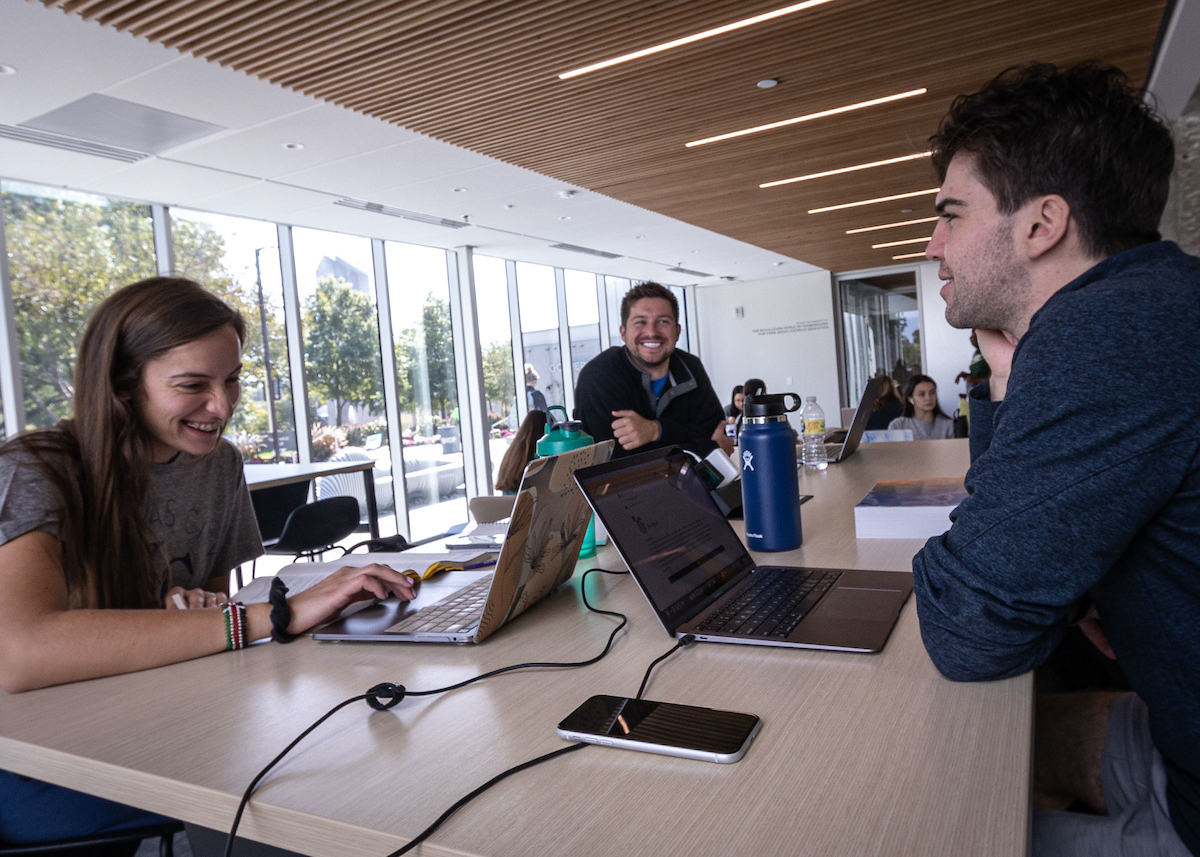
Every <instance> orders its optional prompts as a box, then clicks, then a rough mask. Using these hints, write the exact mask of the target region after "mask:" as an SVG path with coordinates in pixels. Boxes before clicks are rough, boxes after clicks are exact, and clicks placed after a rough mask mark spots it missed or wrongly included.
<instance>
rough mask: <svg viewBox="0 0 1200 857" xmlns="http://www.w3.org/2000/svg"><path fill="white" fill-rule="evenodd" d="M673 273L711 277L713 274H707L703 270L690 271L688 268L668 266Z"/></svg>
mask: <svg viewBox="0 0 1200 857" xmlns="http://www.w3.org/2000/svg"><path fill="white" fill-rule="evenodd" d="M667 270H668V271H670V272H671V273H672V274H687V275H688V276H691V277H711V276H713V275H712V274H706V273H704V272H703V271H689V270H688V269H687V268H667Z"/></svg>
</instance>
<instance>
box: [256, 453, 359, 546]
mask: <svg viewBox="0 0 1200 857" xmlns="http://www.w3.org/2000/svg"><path fill="white" fill-rule="evenodd" d="M242 469H243V470H244V471H245V473H246V485H247V487H248V488H249V489H250V490H251V491H259V490H262V489H264V488H276V487H278V486H280V485H291V484H292V483H295V482H311V481H312V480H313V479H316V478H317V477H318V476H334V475H336V474H338V473H359V472H361V473H362V475H363V488H364V490H365V492H366V496H367V522H368V526H369V527H370V530H371V538H373V539H377V538H379V506H378V504H377V503H376V500H375V476H374V469H375V462H374V461H328V462H318V463H314V464H246V465H243V468H242Z"/></svg>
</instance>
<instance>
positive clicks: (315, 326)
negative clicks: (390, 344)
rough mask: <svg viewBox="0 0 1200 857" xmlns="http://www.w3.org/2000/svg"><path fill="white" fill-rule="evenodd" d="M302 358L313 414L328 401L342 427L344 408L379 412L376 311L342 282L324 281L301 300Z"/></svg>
mask: <svg viewBox="0 0 1200 857" xmlns="http://www.w3.org/2000/svg"><path fill="white" fill-rule="evenodd" d="M304 356H305V361H306V363H307V366H308V389H309V398H310V400H311V401H310V407H311V408H312V410H313V411H314V412H315V411H316V408H317V407H318V406H319V404H320V403H321V402H325V401H327V402H329V403H331V404H332V405H333V407H334V414H333V415H331V419H330V422H331V423H333V424H334V425H340V424H341V422H342V417H343V415H344V412H345V409H346V406H347V405H359V406H362V407H367V408H370V409H371V410H372V411H375V412H380V411H382V410H383V395H382V390H383V378H382V370H381V368H380V365H379V328H378V326H377V325H376V322H375V306H374V304H372V303H371V299H370V298H369V297H367V296H366V295H364V294H362V293H361V292H356V291H355V290H354V289H352V288H351V287H350V284H349V283H347V282H346V281H345V280H343V279H341V278H340V277H339V278H336V279H335V278H334V277H322V278H321V279H320V280H318V281H317V290H316V291H315V292H313V293H312V294H311V295H310V296H309V297H308V298H307V300H305V301H304Z"/></svg>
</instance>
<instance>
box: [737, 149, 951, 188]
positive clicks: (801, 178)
mask: <svg viewBox="0 0 1200 857" xmlns="http://www.w3.org/2000/svg"><path fill="white" fill-rule="evenodd" d="M932 154H933V152H918V153H917V154H915V155H901V156H900V157H898V158H888V159H886V160H883V161H871V162H870V163H869V164H855V165H854V166H853V167H842V168H840V169H836V170H826V171H825V172H823V173H809V174H808V175H806V176H796V177H795V178H794V179H779V180H778V181H773V182H766V183H765V184H760V185H759V187H779V185H781V184H792V183H793V182H806V181H808V180H809V179H823V178H825V177H826V176H837V175H841V174H842V173H853V172H857V171H858V170H869V169H871V168H872V167H886V166H887V165H888V164H899V163H901V162H903V161H915V160H917V159H918V158H928V157H929V156H930V155H932Z"/></svg>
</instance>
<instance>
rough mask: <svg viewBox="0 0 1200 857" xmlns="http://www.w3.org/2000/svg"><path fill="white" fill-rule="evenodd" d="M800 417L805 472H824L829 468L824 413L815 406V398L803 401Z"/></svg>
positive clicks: (811, 397) (818, 406) (809, 397)
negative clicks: (826, 453)
mask: <svg viewBox="0 0 1200 857" xmlns="http://www.w3.org/2000/svg"><path fill="white" fill-rule="evenodd" d="M800 417H801V418H802V419H803V420H804V438H803V443H804V448H803V458H804V467H805V469H806V470H824V469H825V468H826V467H828V466H829V459H828V458H827V457H826V455H825V412H824V411H823V410H821V406H820V405H818V404H817V397H816V396H808V397H807V398H806V399H805V403H804V410H803V411H801V412H800Z"/></svg>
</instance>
